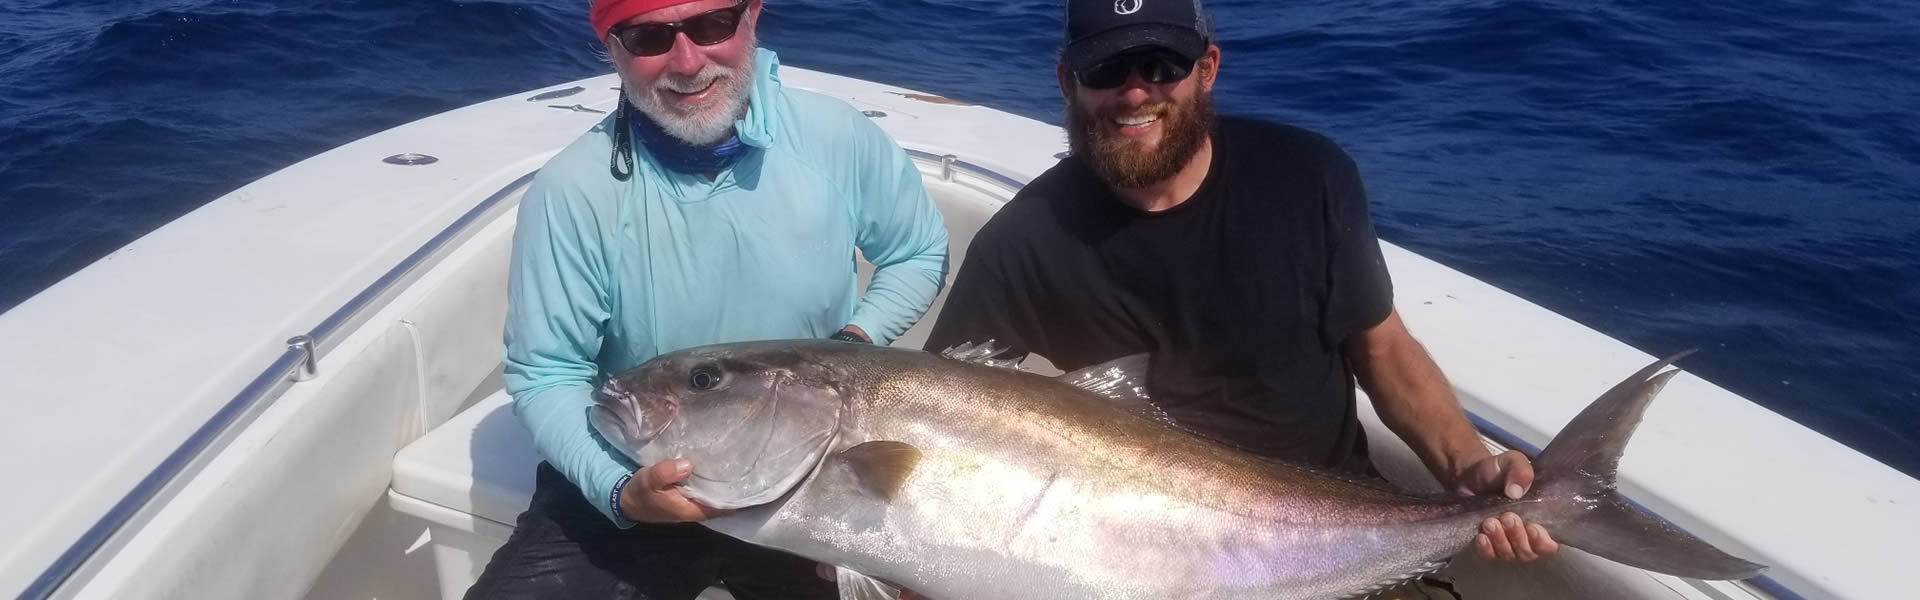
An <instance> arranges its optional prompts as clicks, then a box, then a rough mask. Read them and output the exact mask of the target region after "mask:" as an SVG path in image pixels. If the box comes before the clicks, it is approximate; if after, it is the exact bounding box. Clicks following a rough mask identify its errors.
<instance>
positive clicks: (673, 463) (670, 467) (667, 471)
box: [640, 459, 693, 491]
mask: <svg viewBox="0 0 1920 600" xmlns="http://www.w3.org/2000/svg"><path fill="white" fill-rule="evenodd" d="M692 474H693V463H689V462H687V461H685V460H682V459H674V460H669V461H662V462H658V463H654V465H653V466H650V467H647V468H645V469H641V470H640V481H641V482H642V483H644V484H646V486H647V489H649V490H656V491H659V490H666V489H668V488H671V487H673V486H674V485H675V484H678V483H680V482H682V481H686V480H687V476H688V475H692Z"/></svg>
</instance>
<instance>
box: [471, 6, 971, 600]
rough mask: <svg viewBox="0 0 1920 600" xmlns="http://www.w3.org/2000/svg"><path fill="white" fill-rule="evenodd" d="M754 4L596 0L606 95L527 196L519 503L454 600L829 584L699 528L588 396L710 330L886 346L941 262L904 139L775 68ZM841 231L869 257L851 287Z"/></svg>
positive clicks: (720, 336)
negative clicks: (507, 531)
mask: <svg viewBox="0 0 1920 600" xmlns="http://www.w3.org/2000/svg"><path fill="white" fill-rule="evenodd" d="M760 15H761V6H760V2H759V0H745V1H742V0H597V1H596V2H594V3H593V5H592V10H591V21H592V24H593V29H594V32H595V34H596V35H598V36H599V37H600V39H601V40H603V41H604V42H605V43H606V46H607V49H608V53H609V58H610V59H611V61H612V63H613V65H614V68H615V70H616V71H618V73H619V75H620V79H621V81H622V82H623V84H624V93H623V94H622V96H623V101H622V102H621V103H620V106H619V108H618V109H617V110H615V111H614V112H613V114H612V115H610V116H609V117H608V118H607V119H605V120H604V121H602V122H601V123H600V124H599V125H598V126H596V127H595V128H593V129H592V130H591V131H589V132H588V133H586V134H585V135H583V136H581V137H580V138H579V139H578V140H577V141H575V142H574V143H573V144H572V145H570V146H568V147H567V148H566V149H564V150H563V151H561V152H560V154H559V155H557V156H555V157H554V158H553V159H552V160H551V161H550V162H549V163H547V165H546V166H545V167H544V168H543V169H542V170H541V171H540V173H539V175H538V176H537V177H536V178H535V179H534V182H533V184H532V186H531V188H530V189H529V190H528V192H527V194H526V197H525V199H524V200H523V201H522V202H521V206H520V212H519V222H518V229H517V230H516V232H515V235H514V246H513V257H512V266H511V269H512V271H511V278H510V283H509V289H508V294H509V296H508V301H509V304H508V315H507V322H506V340H505V341H506V358H505V361H506V387H507V391H508V392H509V393H510V394H512V396H513V399H514V403H513V406H514V411H515V414H517V415H519V417H520V418H521V420H522V421H523V422H524V423H525V424H526V427H527V429H528V430H529V431H531V432H532V434H533V439H534V443H535V446H536V448H537V449H538V451H539V453H540V455H541V456H542V457H543V458H544V459H545V462H543V463H542V464H541V465H540V467H539V470H538V473H537V474H536V475H535V479H536V487H535V491H534V496H533V501H532V505H531V506H530V507H529V508H528V509H527V511H526V512H525V513H523V514H522V515H521V516H520V518H519V520H518V522H517V524H516V528H515V530H514V533H513V536H512V537H511V538H510V539H509V540H508V541H507V543H506V545H505V546H504V547H502V548H501V549H500V550H499V552H498V553H496V554H495V555H494V557H493V559H492V561H491V562H490V563H489V564H488V566H487V569H486V571H485V572H484V573H483V574H482V575H481V577H480V579H479V581H478V582H477V583H476V584H475V585H474V586H473V588H472V589H470V590H469V591H468V597H469V598H576V597H578V598H645V599H650V600H686V599H690V598H693V597H695V596H696V595H697V594H699V593H700V591H701V590H703V589H705V588H707V587H708V586H710V585H712V584H714V583H716V582H725V583H726V584H727V587H728V588H729V589H730V590H731V591H732V592H733V594H734V596H736V597H738V598H742V599H743V600H752V599H754V598H765V599H772V598H832V597H835V595H834V594H835V592H834V589H833V587H832V586H831V584H828V583H826V582H823V581H821V580H820V579H819V578H817V577H816V576H815V575H814V570H813V563H811V562H807V561H804V560H801V559H799V558H796V557H792V556H789V555H784V554H779V553H775V552H772V551H768V550H765V549H761V548H758V547H754V546H750V545H748V544H745V543H742V542H738V541H736V540H733V539H731V538H727V537H724V536H721V535H719V534H717V533H713V532H711V531H710V530H707V529H706V528H704V527H701V526H699V525H698V524H696V523H693V522H694V521H699V520H703V519H706V518H709V517H712V516H714V515H715V514H716V511H713V510H710V509H708V508H706V507H702V506H699V505H697V504H695V503H693V502H691V501H689V500H688V499H687V498H685V497H684V496H682V495H681V494H680V493H679V492H678V491H677V488H676V487H675V484H676V483H678V482H680V481H682V480H684V479H686V478H687V477H688V476H689V474H690V473H691V471H692V470H694V469H698V468H699V465H689V464H687V463H686V462H685V461H676V462H669V463H662V464H658V465H654V466H651V467H649V468H646V469H642V470H638V471H635V470H634V465H632V464H631V463H629V462H627V461H626V460H625V459H624V458H623V457H622V456H621V455H620V454H619V453H618V452H617V451H615V450H613V449H611V448H610V447H609V446H608V444H607V443H606V442H605V441H604V440H602V439H600V438H599V437H598V435H597V434H596V433H595V432H593V430H592V429H591V428H590V426H589V424H588V421H587V408H588V407H589V406H591V405H592V403H593V400H592V394H593V393H594V390H595V389H596V388H597V386H598V384H599V383H600V382H601V381H603V380H604V379H605V377H606V376H608V375H609V374H611V373H614V372H618V371H621V370H624V369H626V368H629V367H632V366H634V365H636V364H638V363H640V362H643V361H645V360H646V359H648V358H651V357H653V356H655V355H658V354H661V353H664V352H669V351H673V350H677V349H680V348H686V347H690V346H696V345H702V344H709V343H719V342H727V341H737V340H747V339H765V338H797V337H836V338H840V339H846V340H851V341H861V342H873V343H881V344H885V343H888V342H889V341H891V340H892V339H894V338H895V337H897V336H899V335H901V334H902V333H904V332H905V331H906V330H907V328H909V327H910V326H912V325H913V324H914V323H915V322H916V321H917V320H919V319H920V317H921V316H922V315H923V314H924V312H925V311H926V310H927V308H928V307H929V306H930V305H931V304H932V301H933V299H934V297H935V296H936V295H937V294H938V293H939V290H940V287H941V285H942V284H943V282H944V281H945V270H946V252H947V238H946V230H945V227H944V225H943V224H942V223H941V218H940V214H939V213H938V212H937V211H936V210H935V208H934V206H933V203H932V200H931V199H930V198H929V197H928V196H927V193H926V191H925V190H924V189H923V188H922V187H921V181H920V174H919V171H918V170H917V169H916V168H915V167H914V166H913V164H912V163H911V162H910V160H909V159H908V158H907V156H906V154H905V152H903V151H902V150H901V149H900V147H899V146H898V145H897V144H895V143H894V142H893V140H891V139H890V138H888V137H887V136H886V135H885V134H884V133H883V132H881V131H880V130H879V128H878V127H876V126H875V125H873V124H872V123H871V122H869V121H868V120H867V118H866V117H864V116H862V115H861V114H860V113H859V112H858V111H856V110H854V109H853V108H852V107H850V106H848V105H847V104H845V103H843V102H840V101H837V100H834V99H831V98H828V97H825V96H821V95H817V94H812V93H807V92H803V91H799V90H790V89H784V88H782V87H781V85H780V82H779V78H778V77H777V75H776V73H777V71H778V62H777V58H776V56H775V55H774V53H772V52H769V51H766V50H762V49H759V48H757V46H756V43H755V39H754V27H755V24H756V23H757V22H758V20H759V17H760ZM856 249H857V250H858V251H859V252H860V253H862V254H864V255H865V257H866V258H867V259H868V260H869V261H871V262H872V263H873V264H874V265H875V267H876V269H875V272H874V276H873V279H872V282H871V283H870V285H869V286H868V289H867V291H866V293H865V294H864V295H860V294H859V293H858V292H857V289H858V285H857V280H856V275H855V270H854V268H855V263H854V260H855V251H856Z"/></svg>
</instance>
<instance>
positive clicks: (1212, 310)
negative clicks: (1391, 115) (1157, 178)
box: [926, 116, 1393, 472]
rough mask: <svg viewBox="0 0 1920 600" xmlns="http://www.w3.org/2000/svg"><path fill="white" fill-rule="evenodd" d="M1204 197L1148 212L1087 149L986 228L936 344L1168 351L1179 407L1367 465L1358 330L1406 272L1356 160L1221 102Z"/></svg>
mask: <svg viewBox="0 0 1920 600" xmlns="http://www.w3.org/2000/svg"><path fill="white" fill-rule="evenodd" d="M1213 144H1214V146H1213V151H1214V154H1213V162H1212V166H1211V168H1209V169H1208V172H1207V176H1206V179H1205V181H1204V182H1203V183H1202V184H1201V185H1200V188H1199V189H1198V190H1197V191H1196V192H1195V193H1194V195H1193V197H1192V198H1189V199H1188V200H1187V201H1186V202H1184V203H1181V204H1180V205H1179V206H1176V207H1174V208H1172V209H1169V210H1166V211H1163V212H1158V213H1147V212H1142V211H1139V210H1136V209H1134V208H1132V207H1130V206H1128V205H1126V204H1124V203H1123V202H1121V201H1120V199H1119V198H1118V197H1116V196H1115V195H1113V193H1112V191H1111V190H1110V189H1109V188H1108V187H1107V186H1106V185H1105V184H1104V183H1102V182H1101V181H1100V180H1099V179H1098V178H1097V177H1095V175H1094V174H1093V172H1092V171H1091V170H1090V169H1089V168H1088V167H1087V166H1086V165H1085V164H1083V163H1082V162H1081V161H1080V160H1079V159H1078V158H1076V157H1068V158H1066V159H1064V160H1062V161H1061V162H1060V163H1059V164H1058V165H1056V166H1054V167H1053V168H1051V169H1049V170H1047V172H1046V173H1043V174H1041V175H1040V177H1038V178H1036V179H1035V180H1034V181H1033V182H1032V183H1031V184H1029V185H1028V186H1027V187H1026V188H1025V189H1023V190H1022V191H1021V192H1020V193H1019V194H1018V195H1016V196H1015V197H1014V199H1013V200H1012V201H1011V202H1009V203H1008V204H1007V205H1006V206H1005V207H1003V208H1002V209H1001V210H1000V212H999V213H998V214H996V215H995V216H994V217H993V218H992V219H991V220H989V221H988V222H987V224H986V225H985V226H983V227H982V228H981V230H980V232H979V233H978V235H977V236H976V237H975V238H974V240H973V242H972V244H971V245H970V246H969V249H968V253H967V260H966V262H965V264H964V265H962V266H961V269H960V272H959V274H958V275H957V276H956V278H955V281H954V285H953V289H952V290H951V291H950V293H949V295H948V298H947V301H946V304H945V305H944V307H943V308H942V309H941V313H942V314H941V316H940V320H939V321H938V322H937V323H936V324H935V325H934V329H933V332H932V334H931V337H930V339H929V340H928V343H927V345H926V348H927V349H928V350H935V351H937V350H941V349H944V348H947V347H951V346H953V345H955V344H959V343H963V342H969V341H975V342H977V341H985V340H986V339H988V338H992V339H996V340H998V341H999V342H1000V343H1002V344H1006V345H1010V346H1012V348H1013V350H1014V351H1015V352H1017V353H1020V354H1021V355H1024V354H1025V353H1028V352H1031V353H1035V354H1039V355H1041V356H1044V357H1046V358H1047V360H1049V361H1051V362H1052V363H1053V364H1054V365H1055V366H1056V367H1059V368H1061V369H1063V370H1068V371H1071V370H1075V369H1079V368H1082V367H1086V366H1090V365H1094V364H1099V363H1101V362H1105V361H1108V360H1112V359H1115V358H1119V357H1122V356H1127V355H1131V354H1136V353H1140V352H1151V353H1153V359H1152V362H1151V366H1150V367H1149V371H1148V373H1147V380H1148V382H1147V383H1148V391H1149V393H1150V394H1151V395H1152V396H1153V397H1154V399H1155V401H1156V402H1157V403H1158V404H1160V405H1161V407H1162V408H1164V409H1166V410H1167V412H1168V413H1169V414H1170V415H1172V416H1173V417H1174V418H1175V419H1176V420H1178V421H1180V422H1181V423H1182V424H1183V425H1185V426H1186V427H1188V428H1190V429H1193V430H1195V431H1197V432H1199V433H1201V434H1204V435H1207V436H1210V437H1215V438H1219V439H1222V440H1224V441H1227V442H1230V443H1233V444H1235V445H1238V446H1240V447H1243V448H1246V449H1248V450H1251V451H1254V452H1257V453H1260V454H1263V455H1266V456H1271V457H1276V458H1284V459H1289V460H1295V461H1300V462H1305V463H1309V464H1316V465H1322V466H1327V467H1333V468H1339V469H1344V470H1351V471H1355V472H1365V471H1366V470H1367V469H1368V464H1367V458H1366V440H1365V437H1364V434H1363V433H1362V431H1361V429H1360V424H1359V421H1358V418H1357V416H1356V413H1355V411H1356V407H1355V396H1354V387H1353V386H1354V383H1353V382H1354V379H1353V374H1352V371H1351V370H1350V369H1349V368H1348V365H1347V363H1346V361H1345V359H1344V358H1343V356H1342V354H1341V352H1340V346H1341V343H1342V342H1343V341H1344V340H1346V339H1347V338H1348V337H1349V336H1352V335H1354V334H1356V333H1358V332H1361V331H1363V330H1365V329H1368V328H1371V327H1372V326H1374V325H1377V324H1379V323H1380V322H1381V321H1383V320H1384V319H1386V317H1387V315H1388V314H1389V313H1390V311H1391V310H1392V307H1393V302H1392V284H1391V282H1390V280H1389V279H1388V275H1387V269H1386V264H1385V262H1384V261H1383V259H1382V258H1381V254H1380V244H1379V242H1378V240H1377V239H1376V237H1375V234H1374V229H1373V224H1372V221H1371V219H1370V218H1369V217H1368V214H1367V199H1366V192H1365V190H1364V189H1363V188H1362V186H1361V183H1360V176H1359V173H1358V171H1357V170H1356V169H1355V167H1354V164H1353V161H1352V160H1351V159H1349V158H1348V157H1347V155H1346V153H1345V152H1343V151H1341V150H1340V148H1339V147H1338V146H1337V145H1335V144H1334V143H1333V142H1332V141H1331V140H1328V139H1326V138H1325V137H1322V136H1320V135H1318V134H1315V133H1312V132H1310V131H1306V130H1304V129H1300V128H1297V127H1292V126H1287V125H1280V124H1273V123H1266V122H1260V121H1255V120H1248V119H1241V118H1233V117H1224V116H1223V117H1221V118H1220V120H1219V121H1218V126H1217V127H1216V129H1215V132H1214V134H1213Z"/></svg>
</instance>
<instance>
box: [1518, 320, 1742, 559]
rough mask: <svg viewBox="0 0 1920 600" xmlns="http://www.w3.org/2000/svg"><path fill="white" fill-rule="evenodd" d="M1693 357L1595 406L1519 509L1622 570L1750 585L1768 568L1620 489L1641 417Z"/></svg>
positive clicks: (1565, 437)
mask: <svg viewBox="0 0 1920 600" xmlns="http://www.w3.org/2000/svg"><path fill="white" fill-rule="evenodd" d="M1691 353H1692V352H1691V351H1688V352H1683V353H1680V354H1678V355H1675V356H1672V357H1668V358H1666V359H1662V360H1660V361H1657V362H1655V363H1653V364H1651V365H1648V366H1647V367H1646V368H1644V369H1641V370H1640V371H1639V372H1638V373H1634V374H1633V376H1631V377H1628V378H1627V379H1626V381H1622V382H1620V384H1619V385H1616V386H1614V387H1613V389H1611V390H1608V391H1607V393H1606V394H1603V395H1601V396H1600V398H1599V399H1597V400H1594V401H1593V404H1591V405H1588V406H1587V408H1586V410H1583V411H1580V414H1579V415H1578V416H1575V417H1574V418H1573V421H1571V422H1569V423H1568V424H1567V426H1566V428H1565V429H1562V430H1561V431H1560V434H1559V435H1558V436H1555V437H1554V438H1553V441H1552V442H1550V443H1548V444H1547V448H1546V449H1545V450H1542V451H1541V452H1540V456H1539V458H1537V459H1535V460H1534V462H1533V467H1534V472H1535V473H1536V474H1537V475H1536V478H1535V483H1534V487H1533V489H1532V490H1530V492H1529V494H1528V498H1526V499H1528V500H1537V501H1536V502H1524V501H1523V502H1521V503H1520V504H1519V505H1518V506H1515V507H1514V509H1515V510H1516V512H1519V513H1520V514H1521V515H1522V516H1524V517H1526V518H1527V519H1528V520H1532V521H1537V522H1539V523H1540V524H1541V525H1542V526H1544V527H1546V528H1547V530H1548V531H1550V532H1551V533H1552V535H1553V537H1554V539H1555V540H1557V541H1560V542H1562V543H1565V544H1567V545H1569V546H1573V547H1575V548H1579V549H1581V550H1585V551H1587V552H1589V553H1592V554H1595V555H1598V556H1600V557H1602V558H1606V559H1609V560H1612V561H1615V562H1618V563H1621V564H1625V565H1628V566H1632V567H1637V568H1641V569H1646V570H1649V571H1655V572H1660V573H1666V574H1668V575H1674V576H1679V577H1690V578H1695V579H1708V580H1725V579H1745V578H1748V577H1752V576H1754V575H1757V574H1759V573H1760V572H1761V571H1764V570H1766V566H1765V565H1760V564H1756V563H1753V562H1749V561H1746V560H1743V559H1740V558H1737V557H1734V556H1732V555H1729V554H1727V553H1726V552H1722V551H1721V550H1720V549H1719V548H1715V547H1713V545H1711V544H1708V543H1707V542H1705V541H1702V540H1700V539H1699V538H1696V537H1694V536H1692V535H1690V534H1688V533H1686V532H1684V531H1681V530H1679V529H1677V528H1675V527H1674V526H1673V525H1672V524H1669V523H1667V522H1666V521H1664V520H1661V519H1658V518H1655V517H1651V516H1648V515H1645V514H1643V513H1641V512H1640V511H1638V510H1635V509H1634V507H1633V506H1632V505H1630V504H1628V503H1627V501H1626V499H1624V498H1622V497H1621V496H1620V495H1619V493H1618V491H1617V490H1615V476H1616V473H1617V471H1618V468H1619V464H1620V454H1621V451H1622V450H1624V449H1625V448H1626V445H1627V440H1628V439H1629V438H1631V437H1632V436H1633V430H1634V429H1635V428H1636V427H1637V426H1639V424H1640V417H1641V415H1642V414H1644V413H1645V412H1646V409H1647V405H1648V404H1649V403H1651V402H1652V401H1653V397H1654V395H1655V394H1658V393H1659V392H1660V389H1661V388H1662V387H1664V386H1665V385H1666V383H1667V381H1668V380H1669V379H1672V378H1673V376H1674V375H1676V374H1678V373H1679V371H1678V370H1672V371H1666V372H1660V370H1661V369H1663V368H1666V367H1667V366H1668V365H1670V364H1672V363H1673V362H1674V361H1676V360H1679V359H1680V358H1682V357H1685V356H1686V355H1688V354H1691Z"/></svg>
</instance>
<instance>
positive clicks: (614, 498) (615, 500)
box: [607, 473, 633, 521]
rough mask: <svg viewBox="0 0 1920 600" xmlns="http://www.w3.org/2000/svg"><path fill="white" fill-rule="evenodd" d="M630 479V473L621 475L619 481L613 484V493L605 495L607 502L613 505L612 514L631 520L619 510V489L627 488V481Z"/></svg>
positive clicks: (631, 478)
mask: <svg viewBox="0 0 1920 600" xmlns="http://www.w3.org/2000/svg"><path fill="white" fill-rule="evenodd" d="M632 480H633V474H632V473H628V474H626V475H621V476H620V481H618V482H616V483H614V484H613V494H611V495H609V496H608V497H607V503H608V504H609V505H611V506H612V507H613V516H616V517H620V518H621V519H625V520H627V521H633V519H632V518H630V517H628V516H627V513H625V512H623V511H621V510H620V490H624V489H627V482H628V481H632Z"/></svg>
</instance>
